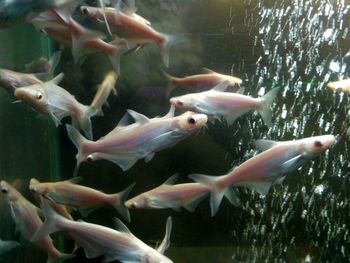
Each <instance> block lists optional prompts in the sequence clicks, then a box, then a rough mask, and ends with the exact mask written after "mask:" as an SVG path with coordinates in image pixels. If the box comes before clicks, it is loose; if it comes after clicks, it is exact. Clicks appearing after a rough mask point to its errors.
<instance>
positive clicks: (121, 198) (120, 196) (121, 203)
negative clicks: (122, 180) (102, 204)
mask: <svg viewBox="0 0 350 263" xmlns="http://www.w3.org/2000/svg"><path fill="white" fill-rule="evenodd" d="M135 184H136V183H132V184H131V185H130V186H128V187H127V188H126V189H124V190H123V191H122V192H120V193H117V194H114V195H111V205H112V206H113V207H114V208H115V209H116V210H117V211H118V212H119V214H120V215H121V216H122V217H123V218H124V219H125V220H126V221H127V222H128V223H130V221H131V220H130V213H129V210H128V209H127V208H126V206H125V202H126V200H127V198H128V196H129V194H130V192H131V191H132V189H133V188H134V186H135Z"/></svg>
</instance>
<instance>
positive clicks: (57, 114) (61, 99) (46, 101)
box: [15, 73, 94, 138]
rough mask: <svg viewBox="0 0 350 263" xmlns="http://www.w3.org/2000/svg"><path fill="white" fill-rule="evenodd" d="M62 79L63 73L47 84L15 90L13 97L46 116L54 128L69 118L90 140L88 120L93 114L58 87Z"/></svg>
mask: <svg viewBox="0 0 350 263" xmlns="http://www.w3.org/2000/svg"><path fill="white" fill-rule="evenodd" d="M62 78H63V73H61V74H59V75H57V76H56V77H55V78H54V79H52V80H50V81H48V82H43V83H39V84H34V85H30V86H26V87H21V88H17V89H16V90H15V96H16V97H17V98H18V99H20V100H22V101H24V102H25V103H27V104H29V105H30V106H31V107H32V108H34V109H35V110H37V111H38V112H41V113H44V114H48V115H49V116H50V117H51V118H52V120H53V121H54V122H55V124H56V126H58V125H59V124H61V120H62V119H63V118H64V117H67V116H70V117H71V118H72V123H73V125H74V127H76V128H78V129H81V130H83V131H84V134H85V135H86V136H87V137H88V138H92V127H91V120H90V118H91V117H92V116H93V114H94V112H93V111H92V110H91V108H90V107H89V106H85V105H83V104H81V103H79V102H78V101H77V100H76V99H75V98H74V96H73V95H71V94H70V93H69V92H68V91H66V90H65V89H63V88H61V87H60V86H58V84H59V82H60V81H61V80H62Z"/></svg>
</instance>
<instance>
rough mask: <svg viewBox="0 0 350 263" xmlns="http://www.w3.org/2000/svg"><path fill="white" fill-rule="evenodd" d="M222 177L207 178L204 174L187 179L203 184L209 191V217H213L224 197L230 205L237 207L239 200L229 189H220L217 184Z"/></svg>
mask: <svg viewBox="0 0 350 263" xmlns="http://www.w3.org/2000/svg"><path fill="white" fill-rule="evenodd" d="M225 176H226V175H223V176H209V175H204V174H191V175H189V177H190V178H191V179H192V180H194V181H196V182H198V183H201V184H204V185H206V186H208V187H209V189H210V191H211V195H210V210H211V216H214V215H215V214H216V213H217V211H218V209H219V206H220V203H221V200H222V198H223V197H224V196H226V198H227V199H228V200H229V201H230V203H232V204H233V205H239V203H240V202H239V199H238V198H237V197H236V195H235V193H234V192H233V191H232V189H231V188H230V187H220V186H219V185H218V182H219V180H220V179H222V178H223V177H225Z"/></svg>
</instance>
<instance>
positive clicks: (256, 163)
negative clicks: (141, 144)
mask: <svg viewBox="0 0 350 263" xmlns="http://www.w3.org/2000/svg"><path fill="white" fill-rule="evenodd" d="M334 142H335V138H334V136H333V135H323V136H315V137H308V138H304V139H300V140H294V141H284V142H275V141H268V140H258V141H257V143H256V144H257V147H258V148H259V149H260V150H263V152H262V153H260V154H258V155H256V156H254V157H253V158H251V159H249V160H247V161H245V162H244V163H242V164H241V165H240V166H238V167H236V168H234V169H233V170H232V171H231V172H229V173H228V174H225V175H222V176H208V175H201V174H192V175H190V176H189V177H190V178H192V179H193V180H194V181H197V182H199V183H202V184H204V185H207V186H208V187H209V188H210V189H211V196H210V207H211V214H212V216H214V215H215V214H216V212H217V210H218V208H219V205H220V203H221V200H222V198H223V196H226V198H227V199H228V200H229V201H230V202H231V203H232V204H233V205H237V204H238V203H239V201H238V198H237V197H236V196H235V193H234V192H233V191H232V189H231V186H245V187H248V188H250V189H253V190H256V191H257V192H259V193H260V194H262V195H266V194H267V193H268V191H269V189H270V187H271V185H272V184H273V183H274V182H279V183H281V182H282V181H283V180H284V178H285V175H286V173H288V172H291V171H294V170H296V169H297V168H299V167H300V166H302V165H303V164H304V163H306V162H307V161H309V160H311V159H313V158H315V157H316V156H318V155H319V154H320V153H323V152H324V151H325V150H327V149H328V148H330V147H331V146H332V145H333V144H334Z"/></svg>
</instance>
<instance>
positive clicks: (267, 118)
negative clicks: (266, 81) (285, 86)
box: [257, 88, 280, 127]
mask: <svg viewBox="0 0 350 263" xmlns="http://www.w3.org/2000/svg"><path fill="white" fill-rule="evenodd" d="M279 90H280V88H274V89H272V90H270V91H269V92H268V93H266V94H265V95H264V96H263V97H262V98H261V99H260V100H261V104H260V106H259V107H258V108H257V110H258V112H259V114H260V115H261V117H262V118H263V120H264V122H265V124H266V125H267V126H269V127H271V126H272V121H271V115H272V113H271V108H270V107H271V104H272V102H273V101H274V100H275V98H276V96H277V93H278V92H279Z"/></svg>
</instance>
